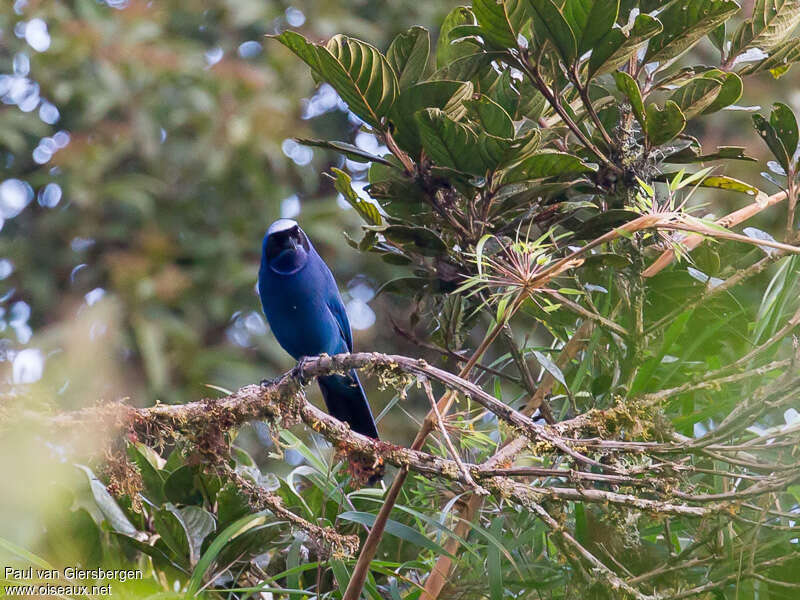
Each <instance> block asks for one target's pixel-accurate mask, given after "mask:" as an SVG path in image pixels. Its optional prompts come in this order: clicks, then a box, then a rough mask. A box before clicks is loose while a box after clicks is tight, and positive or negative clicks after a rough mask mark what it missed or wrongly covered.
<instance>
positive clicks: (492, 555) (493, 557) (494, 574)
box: [486, 517, 503, 600]
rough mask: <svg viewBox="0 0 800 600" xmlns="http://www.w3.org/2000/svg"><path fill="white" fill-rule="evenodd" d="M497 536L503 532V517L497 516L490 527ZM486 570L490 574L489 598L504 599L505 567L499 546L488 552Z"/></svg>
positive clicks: (490, 599)
mask: <svg viewBox="0 0 800 600" xmlns="http://www.w3.org/2000/svg"><path fill="white" fill-rule="evenodd" d="M489 531H490V532H492V534H493V535H494V536H495V537H500V536H501V535H502V534H503V517H495V518H494V519H493V520H492V524H491V526H490V527H489ZM486 571H487V575H488V576H489V600H503V569H502V557H501V556H500V550H499V548H497V547H495V546H491V547H489V548H488V549H487V554H486Z"/></svg>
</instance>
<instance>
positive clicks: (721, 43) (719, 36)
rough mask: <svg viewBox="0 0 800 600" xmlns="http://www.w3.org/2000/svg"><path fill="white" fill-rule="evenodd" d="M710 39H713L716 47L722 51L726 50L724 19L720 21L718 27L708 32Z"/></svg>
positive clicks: (712, 41)
mask: <svg viewBox="0 0 800 600" xmlns="http://www.w3.org/2000/svg"><path fill="white" fill-rule="evenodd" d="M708 39H710V40H711V43H712V44H714V47H715V48H716V49H717V50H719V51H720V52H724V49H725V22H724V21H723V22H722V23H720V24H719V25H718V26H717V27H716V28H714V29H713V30H712V31H711V33H709V34H708Z"/></svg>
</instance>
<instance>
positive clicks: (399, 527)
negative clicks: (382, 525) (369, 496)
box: [337, 511, 455, 558]
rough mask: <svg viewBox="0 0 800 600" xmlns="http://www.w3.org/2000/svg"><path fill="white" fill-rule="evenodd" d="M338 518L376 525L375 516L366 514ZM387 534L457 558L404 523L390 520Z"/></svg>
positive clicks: (355, 513) (360, 513)
mask: <svg viewBox="0 0 800 600" xmlns="http://www.w3.org/2000/svg"><path fill="white" fill-rule="evenodd" d="M337 518H338V519H342V520H343V521H350V522H352V523H360V524H362V525H366V526H367V527H372V525H373V524H374V523H375V515H373V514H372V513H366V512H358V511H347V512H343V513H341V514H340V515H339V516H338V517H337ZM386 533H388V534H389V535H393V536H395V537H397V538H400V539H401V540H405V541H407V542H409V543H410V544H413V545H414V546H418V547H420V548H425V549H427V550H431V551H433V552H434V553H435V554H436V555H444V556H449V557H451V558H455V557H454V556H453V555H452V554H450V553H449V552H448V551H447V550H445V549H444V548H443V547H442V546H440V545H439V544H437V543H436V542H434V541H433V540H431V539H429V538H427V537H426V536H424V535H423V534H421V533H420V532H419V531H417V530H416V529H412V528H411V527H409V526H408V525H403V524H402V523H398V522H397V521H394V520H392V519H389V520H388V521H387V522H386Z"/></svg>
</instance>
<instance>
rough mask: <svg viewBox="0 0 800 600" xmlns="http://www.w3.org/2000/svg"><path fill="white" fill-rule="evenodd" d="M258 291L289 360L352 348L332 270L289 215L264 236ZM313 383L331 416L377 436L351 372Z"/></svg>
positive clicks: (372, 435) (350, 350) (347, 322)
mask: <svg viewBox="0 0 800 600" xmlns="http://www.w3.org/2000/svg"><path fill="white" fill-rule="evenodd" d="M258 295H259V296H260V297H261V305H262V307H263V308H264V314H265V315H266V317H267V320H268V321H269V325H270V327H271V328H272V331H273V333H274V334H275V337H276V338H277V339H278V343H280V345H281V346H282V347H283V349H284V350H286V351H287V352H288V353H289V354H291V355H292V356H293V357H294V359H295V360H301V359H302V358H303V357H306V356H316V355H319V354H329V355H333V354H341V353H343V352H352V351H353V335H352V332H351V331H350V321H348V319H347V312H346V311H345V308H344V304H343V303H342V297H341V296H340V295H339V290H338V288H337V287H336V281H335V280H334V278H333V274H332V273H331V271H330V269H329V268H328V265H326V264H325V261H323V260H322V258H320V256H319V254H317V251H316V250H315V249H314V246H313V245H312V244H311V241H310V240H309V239H308V236H307V235H306V234H305V232H304V231H303V230H302V229H301V228H300V226H299V225H298V224H297V223H296V222H295V221H293V220H291V219H278V220H277V221H275V222H274V223H273V224H272V225H270V227H269V229H268V230H267V233H266V235H265V236H264V242H263V245H262V251H261V268H260V269H259V272H258ZM318 382H319V387H320V390H321V391H322V396H323V397H324V398H325V404H326V405H327V407H328V412H330V414H331V415H333V416H334V417H336V418H337V419H339V420H340V421H344V422H346V423H349V424H350V428H351V429H352V430H353V431H357V432H358V433H361V434H363V435H365V436H368V437H371V438H374V439H376V440H377V439H378V430H377V429H376V428H375V420H374V419H373V418H372V411H371V410H370V408H369V403H368V402H367V397H366V395H365V394H364V389H363V388H362V387H361V382H360V381H359V380H358V375H356V372H355V370H351V371H350V373H348V374H346V375H326V376H324V377H318ZM374 479H375V478H371V482H372V481H374Z"/></svg>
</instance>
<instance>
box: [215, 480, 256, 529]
mask: <svg viewBox="0 0 800 600" xmlns="http://www.w3.org/2000/svg"><path fill="white" fill-rule="evenodd" d="M249 512H250V502H249V500H248V499H247V498H246V497H245V496H244V495H243V494H242V493H241V492H240V491H239V488H237V487H236V486H235V485H233V484H232V483H227V484H225V485H224V486H223V487H222V489H220V491H219V492H218V493H217V518H218V519H219V527H220V528H221V529H224V528H225V527H227V526H228V525H230V524H231V523H233V522H234V521H236V520H237V519H240V518H242V517H243V516H244V515H246V514H247V513H249Z"/></svg>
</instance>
